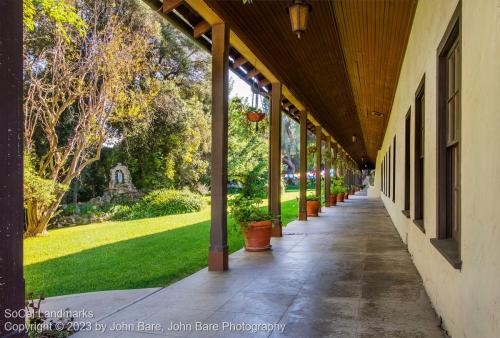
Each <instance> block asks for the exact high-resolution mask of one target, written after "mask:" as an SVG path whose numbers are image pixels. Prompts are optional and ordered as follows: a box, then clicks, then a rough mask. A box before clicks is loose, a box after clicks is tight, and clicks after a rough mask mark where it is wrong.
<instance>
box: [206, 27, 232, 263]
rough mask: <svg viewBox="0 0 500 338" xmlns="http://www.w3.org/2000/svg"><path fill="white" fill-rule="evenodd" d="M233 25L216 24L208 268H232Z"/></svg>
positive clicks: (213, 35) (213, 58)
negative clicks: (229, 162)
mask: <svg viewBox="0 0 500 338" xmlns="http://www.w3.org/2000/svg"><path fill="white" fill-rule="evenodd" d="M228 56H229V27H228V25H227V24H225V23H218V24H215V25H213V26H212V159H211V170H212V172H211V177H212V197H211V198H212V205H211V208H212V220H211V226H210V248H209V253H208V270H210V271H224V270H227V269H228V247H227V123H228V94H229V92H228V90H229V86H228V84H229V64H228Z"/></svg>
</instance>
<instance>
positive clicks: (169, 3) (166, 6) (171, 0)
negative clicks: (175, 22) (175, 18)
mask: <svg viewBox="0 0 500 338" xmlns="http://www.w3.org/2000/svg"><path fill="white" fill-rule="evenodd" d="M183 2H184V0H163V5H162V6H161V8H162V11H163V13H165V14H167V13H170V12H171V11H173V10H174V9H176V8H177V7H179V6H180V5H182V3H183Z"/></svg>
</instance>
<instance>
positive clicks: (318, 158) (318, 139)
mask: <svg viewBox="0 0 500 338" xmlns="http://www.w3.org/2000/svg"><path fill="white" fill-rule="evenodd" d="M321 129H322V128H321V126H316V153H315V154H316V165H315V170H316V196H318V197H321V137H322V135H323V132H322V130H321Z"/></svg>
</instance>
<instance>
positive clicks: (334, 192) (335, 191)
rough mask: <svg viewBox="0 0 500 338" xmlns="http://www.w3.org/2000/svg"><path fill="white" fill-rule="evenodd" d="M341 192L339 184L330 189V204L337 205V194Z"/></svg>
mask: <svg viewBox="0 0 500 338" xmlns="http://www.w3.org/2000/svg"><path fill="white" fill-rule="evenodd" d="M338 194H339V189H338V187H337V186H335V185H333V186H332V188H331V189H330V205H331V206H332V207H333V206H335V205H337V198H338V197H337V196H338Z"/></svg>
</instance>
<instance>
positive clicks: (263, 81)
mask: <svg viewBox="0 0 500 338" xmlns="http://www.w3.org/2000/svg"><path fill="white" fill-rule="evenodd" d="M270 83H271V82H269V80H268V79H262V80H260V81H259V87H260V88H262V87H265V86H267V85H268V84H270Z"/></svg>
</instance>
